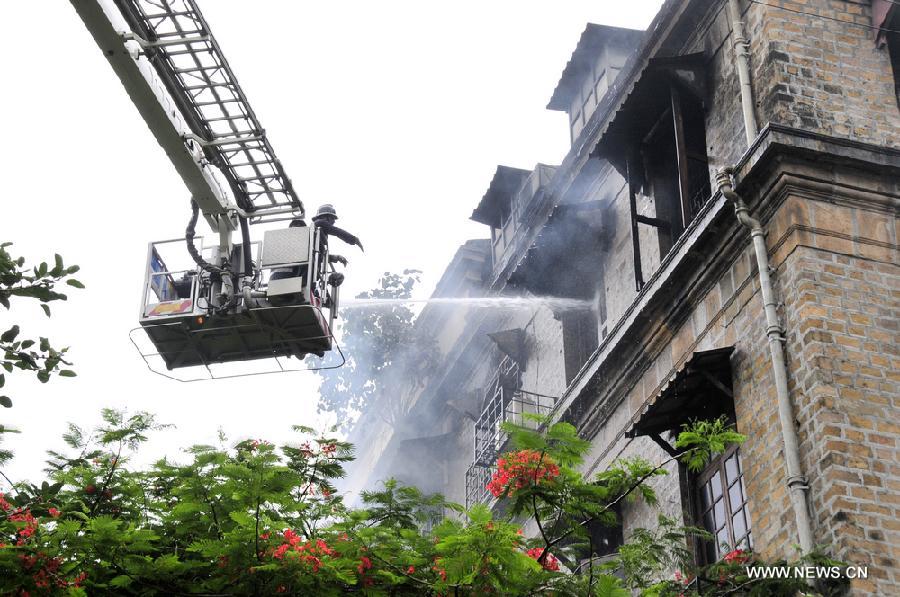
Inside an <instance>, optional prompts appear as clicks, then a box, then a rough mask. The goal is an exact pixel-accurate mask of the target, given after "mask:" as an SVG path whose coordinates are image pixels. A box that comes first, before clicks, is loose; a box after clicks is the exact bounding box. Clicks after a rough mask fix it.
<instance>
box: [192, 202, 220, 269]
mask: <svg viewBox="0 0 900 597" xmlns="http://www.w3.org/2000/svg"><path fill="white" fill-rule="evenodd" d="M199 216H200V206H199V205H197V202H196V201H194V200H193V199H191V220H190V221H189V222H188V225H187V229H186V230H185V231H184V240H185V243H186V244H187V250H188V253H190V255H191V257H192V258H193V260H194V263H196V264H197V265H198V266H200V269H202V270H203V271H206V272H209V273H211V274H219V275H222V274H223V273H225V270H224V269H223V268H221V267H218V266H215V265H213V264H212V263H210V262H208V261H206V260H205V259H203V256H202V255H200V251H198V250H197V247H195V246H194V235H195V227H196V226H197V218H198V217H199Z"/></svg>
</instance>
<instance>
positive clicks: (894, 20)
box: [878, 2, 900, 107]
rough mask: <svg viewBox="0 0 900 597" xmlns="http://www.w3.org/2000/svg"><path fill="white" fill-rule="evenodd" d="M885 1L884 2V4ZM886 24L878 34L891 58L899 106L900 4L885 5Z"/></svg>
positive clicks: (879, 41) (880, 42)
mask: <svg viewBox="0 0 900 597" xmlns="http://www.w3.org/2000/svg"><path fill="white" fill-rule="evenodd" d="M883 4H884V3H883V2H882V5H883ZM882 10H886V12H885V13H884V14H885V16H884V24H883V25H882V26H881V27H882V31H881V32H880V33H879V35H878V44H879V45H881V46H887V50H888V56H889V57H890V59H891V70H892V71H893V74H894V96H895V98H896V100H897V106H898V107H900V33H894V32H895V31H900V6H897V5H896V4H892V5H891V6H887V7H884V8H883V9H882Z"/></svg>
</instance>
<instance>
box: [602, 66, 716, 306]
mask: <svg viewBox="0 0 900 597" xmlns="http://www.w3.org/2000/svg"><path fill="white" fill-rule="evenodd" d="M706 62H707V60H706V57H705V56H704V55H703V53H697V54H689V55H685V56H674V57H667V58H654V59H651V60H650V62H649V64H648V66H647V67H646V68H645V69H644V71H643V72H642V73H641V76H640V79H639V80H638V81H637V82H636V83H635V85H634V89H633V91H632V93H631V94H630V95H629V96H628V99H627V100H626V102H625V103H624V104H623V105H622V107H621V108H620V109H619V111H618V112H617V113H616V115H615V117H614V118H613V120H612V122H610V123H609V125H608V127H607V130H606V132H605V133H604V134H603V137H602V138H601V139H600V141H599V143H598V144H597V147H596V148H595V149H594V152H593V153H594V155H597V156H598V157H600V158H602V159H606V160H608V161H609V162H610V163H611V164H612V165H613V166H614V167H615V168H616V169H617V170H618V171H619V173H620V174H621V175H622V176H623V177H624V178H625V180H626V181H627V183H628V195H629V204H630V205H629V209H630V212H631V213H630V215H631V239H632V251H633V255H634V278H635V285H636V287H637V289H638V290H640V289H641V288H642V287H643V286H644V271H643V270H644V268H645V267H646V266H649V267H658V266H659V264H660V263H661V262H662V260H663V259H664V258H665V256H666V254H668V253H669V251H671V249H672V247H673V246H674V245H675V243H676V241H677V240H678V238H679V237H680V236H681V235H682V233H683V232H684V230H685V229H686V228H687V227H688V225H689V224H690V223H691V222H692V221H693V220H694V218H695V217H696V216H697V214H698V213H699V212H700V211H701V210H702V208H703V206H704V205H705V204H706V202H707V200H708V199H709V198H710V196H711V195H712V189H711V185H710V175H709V158H708V156H707V153H706V150H707V146H706V112H705V107H704V101H705V98H706V97H707V81H706V78H707V73H706ZM648 229H649V230H650V232H649V233H648ZM651 238H652V239H653V240H652V241H651ZM648 241H650V242H653V243H654V244H656V245H657V247H651V246H649V245H648Z"/></svg>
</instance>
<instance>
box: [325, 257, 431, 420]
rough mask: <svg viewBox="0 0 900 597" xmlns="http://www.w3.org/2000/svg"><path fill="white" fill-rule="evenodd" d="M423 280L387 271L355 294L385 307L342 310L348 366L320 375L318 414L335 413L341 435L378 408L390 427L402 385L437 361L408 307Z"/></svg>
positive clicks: (416, 274)
mask: <svg viewBox="0 0 900 597" xmlns="http://www.w3.org/2000/svg"><path fill="white" fill-rule="evenodd" d="M420 281H421V272H419V271H418V270H403V272H402V273H400V274H397V273H390V272H385V273H384V275H383V276H382V277H381V280H380V281H379V284H378V286H377V287H375V288H373V289H371V290H368V291H366V292H363V293H361V294H359V295H357V296H356V298H357V299H360V300H366V301H375V300H385V301H387V302H385V304H384V305H373V306H365V307H355V308H353V309H344V310H343V311H342V314H341V316H342V319H343V323H342V325H341V328H340V329H341V334H340V344H341V350H342V351H343V353H344V355H346V358H347V362H346V364H345V365H344V366H343V367H340V368H338V369H325V370H321V371H319V375H320V377H321V378H322V384H321V387H320V389H319V405H318V406H319V411H320V412H333V413H335V415H337V420H338V421H340V427H341V429H342V430H343V431H348V430H349V429H350V428H351V427H352V426H353V423H354V422H355V421H356V418H357V417H358V415H359V413H361V412H363V411H365V410H366V409H368V408H372V407H375V405H377V408H378V412H379V413H380V414H381V415H382V416H383V417H384V418H385V420H387V421H388V422H391V423H393V421H395V420H396V418H397V417H398V416H400V415H402V414H403V413H404V405H403V404H402V403H401V393H400V392H399V391H398V390H399V389H400V388H402V387H409V386H410V385H415V384H416V383H418V381H419V380H421V379H422V377H423V376H424V375H425V374H426V373H427V372H428V371H429V370H430V369H431V368H432V366H433V365H434V362H435V351H436V348H435V344H434V340H433V338H431V337H429V336H425V335H423V334H417V333H416V329H415V326H414V325H413V324H414V322H415V319H416V314H415V312H414V311H413V310H412V309H411V308H410V306H409V305H408V304H403V303H402V302H395V301H398V300H402V299H410V298H412V293H413V290H414V288H415V286H416V284H418V283H419V282H420Z"/></svg>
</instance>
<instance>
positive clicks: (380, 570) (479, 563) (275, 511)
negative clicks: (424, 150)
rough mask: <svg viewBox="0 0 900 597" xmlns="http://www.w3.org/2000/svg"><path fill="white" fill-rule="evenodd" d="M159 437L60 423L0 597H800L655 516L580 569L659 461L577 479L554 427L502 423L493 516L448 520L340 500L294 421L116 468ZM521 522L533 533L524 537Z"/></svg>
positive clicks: (151, 425)
mask: <svg viewBox="0 0 900 597" xmlns="http://www.w3.org/2000/svg"><path fill="white" fill-rule="evenodd" d="M162 427H163V426H162V425H160V424H158V423H157V422H156V420H155V419H154V417H153V416H152V415H150V414H148V413H135V414H131V415H127V414H125V413H122V412H118V411H113V410H105V411H103V413H102V421H101V423H100V424H99V425H98V426H97V427H96V428H95V429H93V430H85V429H81V428H79V427H76V426H70V428H69V431H68V432H67V433H66V434H65V436H64V438H63V439H64V441H65V444H66V449H65V450H63V451H60V452H51V453H50V460H49V463H48V464H49V468H48V473H49V478H48V479H47V480H46V481H45V482H43V483H41V484H40V485H32V484H26V483H21V484H18V485H16V486H15V488H14V490H13V491H12V492H10V494H8V495H3V494H0V594H10V595H22V594H28V595H50V594H55V595H61V594H67V595H87V594H90V595H107V594H108V595H163V594H164V595H277V594H288V595H344V594H348V593H361V594H366V595H472V596H474V595H491V594H493V595H536V594H553V595H584V596H588V595H593V596H604V597H626V596H627V595H630V594H632V593H631V592H632V591H633V590H634V591H639V592H641V593H642V594H645V595H659V596H663V595H666V596H667V595H672V596H674V595H681V594H684V595H688V594H690V595H725V594H737V595H763V594H765V595H769V594H773V595H778V594H782V595H794V594H796V593H797V591H798V590H804V591H805V590H808V588H807V587H805V585H802V584H798V583H796V582H795V581H774V580H766V581H756V580H750V579H748V578H747V576H746V572H745V566H746V565H757V564H758V563H757V562H756V561H755V560H754V559H753V555H752V554H749V553H747V554H744V553H743V552H733V553H732V554H729V556H726V558H725V560H723V562H719V563H717V564H715V565H713V566H708V567H696V566H694V565H693V563H692V562H691V558H690V552H689V550H688V549H687V548H686V543H685V541H686V539H687V538H688V537H689V535H690V534H691V533H695V532H699V531H696V530H694V529H684V528H681V527H679V526H677V525H676V524H675V523H674V522H672V521H669V520H667V519H665V518H661V519H660V524H659V527H658V529H656V530H654V531H639V532H638V533H636V535H635V538H634V539H633V540H632V541H631V542H629V543H628V544H627V545H626V546H624V547H622V548H621V549H620V552H619V555H618V557H617V558H616V559H615V560H614V561H613V562H612V563H608V564H606V565H604V566H594V565H593V558H588V559H587V562H588V563H587V564H584V563H581V562H584V557H585V556H586V555H590V553H591V552H592V551H593V550H592V548H591V547H590V546H589V547H588V549H589V551H588V552H585V548H584V546H583V545H579V542H581V543H583V541H579V539H580V540H583V539H585V534H584V533H583V532H582V530H583V525H584V523H585V521H588V520H601V521H603V522H604V523H605V524H616V515H615V513H614V508H613V507H614V506H615V504H616V503H618V502H619V501H621V500H631V499H642V500H646V501H649V502H651V503H652V502H653V500H654V495H653V492H652V490H650V489H649V488H648V487H647V486H646V480H647V479H648V478H650V477H652V476H655V475H657V474H661V472H660V471H661V470H662V469H661V465H657V466H651V465H649V464H647V463H646V462H643V461H640V460H627V461H622V462H619V463H616V464H615V465H613V466H612V467H611V468H610V469H609V470H607V471H604V472H603V473H601V474H599V475H595V476H593V477H592V478H584V477H582V476H581V475H580V474H579V473H578V472H577V466H578V465H579V464H580V463H581V459H582V458H583V457H584V454H585V452H586V450H587V448H588V445H587V444H586V442H584V441H583V440H581V439H579V438H578V437H577V435H576V434H575V433H574V430H573V429H572V428H571V426H569V425H568V424H565V423H557V424H555V425H550V426H549V427H548V426H546V425H545V424H542V425H541V427H539V429H538V430H534V429H527V428H510V429H509V431H510V432H511V433H512V436H513V444H512V448H513V450H512V452H510V453H509V454H507V455H505V456H504V458H505V459H506V462H508V463H510V464H509V466H504V465H501V466H499V467H498V474H497V476H495V481H496V484H495V485H494V490H496V491H497V492H498V493H499V495H500V500H501V501H502V502H505V503H506V505H507V506H508V507H507V508H506V512H507V513H506V514H504V515H498V514H497V510H492V509H490V508H489V507H488V506H486V505H479V506H476V507H473V508H471V509H469V510H465V509H463V508H462V507H460V506H458V505H456V504H452V503H448V502H446V501H445V500H444V499H443V498H441V497H440V496H435V495H431V496H428V495H423V494H422V493H421V492H419V491H418V490H416V489H415V488H411V487H404V486H401V485H399V484H398V483H397V482H395V481H388V482H386V483H384V485H383V486H382V487H381V488H379V489H377V490H373V491H370V492H364V493H363V494H362V496H361V498H362V504H361V507H359V508H351V507H348V506H347V505H346V504H345V503H344V500H343V498H342V497H341V496H339V495H337V494H336V493H335V488H334V485H333V483H334V482H335V481H336V480H337V479H339V478H340V477H341V476H342V475H343V470H344V469H343V467H344V465H345V464H346V463H347V462H349V461H350V460H352V458H353V452H352V447H351V446H350V445H349V444H347V443H345V442H342V441H339V440H338V439H337V438H336V437H335V436H334V435H333V432H329V433H316V432H314V431H313V430H311V429H308V428H305V427H295V428H294V431H295V432H296V434H297V437H296V440H295V441H294V442H292V443H290V444H289V445H284V446H274V445H272V444H270V443H268V442H266V441H263V440H248V441H241V442H238V443H236V444H235V445H233V446H227V445H226V444H227V441H226V439H225V438H224V437H223V438H221V439H220V444H219V445H215V446H213V445H198V446H193V447H191V448H189V449H188V450H187V451H186V456H185V462H183V463H181V462H175V461H171V460H168V459H163V460H160V461H159V462H157V463H155V464H154V465H152V466H150V467H148V468H145V469H139V468H135V467H133V466H132V465H131V461H132V458H133V456H134V455H135V454H136V453H137V452H138V451H139V450H140V449H141V447H142V445H143V443H144V442H145V441H146V440H147V439H148V436H149V435H150V434H151V433H153V432H155V431H157V430H159V429H161V428H162ZM712 429H716V427H715V426H707V427H704V428H701V427H699V426H698V425H694V426H692V427H691V428H690V429H688V430H686V433H688V434H691V433H693V434H697V435H698V437H695V438H694V439H695V441H698V442H699V443H700V444H702V445H716V442H718V441H720V440H721V436H720V437H718V438H717V437H713V436H712V435H711V434H710V430H712ZM684 436H685V435H684V434H683V435H682V437H684ZM704 438H705V439H704ZM522 454H524V456H523V455H522ZM535 455H537V456H536V457H535ZM504 471H505V474H504ZM501 510H502V508H501ZM523 525H527V526H528V527H529V528H530V527H531V526H536V527H537V528H538V529H539V531H538V532H537V533H536V534H535V536H533V537H532V538H528V537H527V536H526V534H525V533H523ZM588 542H589V539H588ZM736 554H737V555H736ZM579 558H581V559H579ZM673 567H678V568H679V570H680V571H679V572H678V576H677V577H676V579H675V580H671V581H659V580H658V579H659V578H661V577H662V576H664V575H666V574H668V573H669V572H668V571H670V570H671V569H672V568H673ZM653 579H657V580H653ZM685 579H688V580H687V582H685ZM698 579H703V584H700V582H699V580H698ZM762 591H765V592H762Z"/></svg>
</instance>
